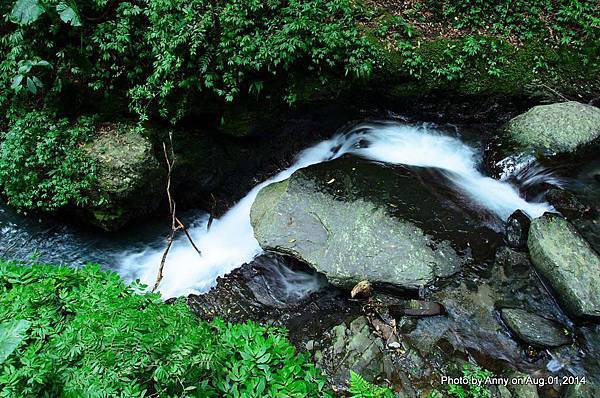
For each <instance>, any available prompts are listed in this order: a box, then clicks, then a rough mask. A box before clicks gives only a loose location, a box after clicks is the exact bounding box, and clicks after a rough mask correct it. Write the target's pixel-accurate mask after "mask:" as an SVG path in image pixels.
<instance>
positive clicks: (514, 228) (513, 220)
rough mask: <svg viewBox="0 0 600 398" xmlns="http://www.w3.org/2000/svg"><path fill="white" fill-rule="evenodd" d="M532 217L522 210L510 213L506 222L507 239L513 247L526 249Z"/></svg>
mask: <svg viewBox="0 0 600 398" xmlns="http://www.w3.org/2000/svg"><path fill="white" fill-rule="evenodd" d="M530 225H531V219H530V218H529V216H528V215H527V214H525V213H524V212H523V211H521V210H517V211H515V212H514V213H513V214H511V215H510V217H509V218H508V221H507V222H506V241H507V242H508V245H509V246H510V247H512V248H513V249H517V250H524V249H526V248H527V236H528V234H529V226H530Z"/></svg>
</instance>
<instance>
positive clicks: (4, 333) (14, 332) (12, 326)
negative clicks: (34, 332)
mask: <svg viewBox="0 0 600 398" xmlns="http://www.w3.org/2000/svg"><path fill="white" fill-rule="evenodd" d="M30 325H31V323H30V322H29V321H27V320H24V319H21V320H18V321H8V322H4V323H1V324H0V364H2V363H4V361H5V360H6V358H8V357H9V356H10V354H12V353H13V351H14V350H15V349H16V348H17V347H18V346H19V344H20V343H21V341H23V339H24V338H25V332H26V331H27V329H29V326H30Z"/></svg>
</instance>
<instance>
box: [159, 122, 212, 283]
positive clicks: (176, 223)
mask: <svg viewBox="0 0 600 398" xmlns="http://www.w3.org/2000/svg"><path fill="white" fill-rule="evenodd" d="M169 144H170V146H171V151H170V152H171V156H169V153H168V151H167V144H165V143H164V142H163V153H164V155H165V161H166V163H167V187H166V190H167V199H168V200H169V212H170V214H171V232H170V233H169V237H168V238H167V247H166V248H165V251H164V253H163V255H162V258H161V260H160V266H159V267H158V274H157V275H156V282H154V287H153V288H152V291H153V292H155V291H156V289H158V286H159V285H160V282H161V281H162V279H163V270H164V268H165V262H166V260H167V255H168V254H169V250H171V246H172V245H173V241H174V240H175V236H176V235H177V232H178V231H179V230H180V229H181V230H183V232H184V233H185V236H187V238H188V240H189V241H190V243H191V245H192V247H193V248H194V250H196V252H197V253H198V255H200V256H201V255H202V252H200V249H198V247H197V246H196V244H195V243H194V240H193V239H192V237H191V235H190V233H189V232H188V230H187V228H186V226H185V225H184V224H183V223H182V222H181V220H179V218H177V215H176V204H175V200H174V199H173V196H172V194H171V174H172V172H173V166H174V165H175V151H174V149H173V133H172V132H169Z"/></svg>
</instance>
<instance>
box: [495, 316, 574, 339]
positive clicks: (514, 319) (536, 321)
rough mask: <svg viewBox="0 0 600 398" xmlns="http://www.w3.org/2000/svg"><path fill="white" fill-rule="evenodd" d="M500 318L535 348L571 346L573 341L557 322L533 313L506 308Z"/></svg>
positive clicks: (520, 337)
mask: <svg viewBox="0 0 600 398" xmlns="http://www.w3.org/2000/svg"><path fill="white" fill-rule="evenodd" d="M500 317H501V318H502V321H504V323H505V324H506V326H507V327H508V328H509V329H510V330H511V331H512V332H513V333H514V334H515V335H516V336H517V337H518V338H519V339H520V340H522V341H524V342H525V343H527V344H530V345H532V346H535V347H558V346H561V345H565V344H569V343H570V342H571V339H570V338H569V336H568V335H567V334H565V332H564V330H565V329H564V328H563V327H562V326H561V325H560V324H559V323H558V322H555V321H552V320H549V319H546V318H542V317H541V316H539V315H536V314H533V313H531V312H528V311H525V310H522V309H517V308H504V309H502V310H500Z"/></svg>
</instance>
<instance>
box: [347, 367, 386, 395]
mask: <svg viewBox="0 0 600 398" xmlns="http://www.w3.org/2000/svg"><path fill="white" fill-rule="evenodd" d="M348 390H349V392H350V396H351V397H352V398H393V397H394V393H393V392H392V390H390V389H389V388H386V387H379V386H376V385H374V384H371V383H369V382H368V381H366V380H365V379H364V378H363V377H362V376H361V375H359V374H358V373H356V372H354V371H352V370H351V371H350V388H349V389H348Z"/></svg>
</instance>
